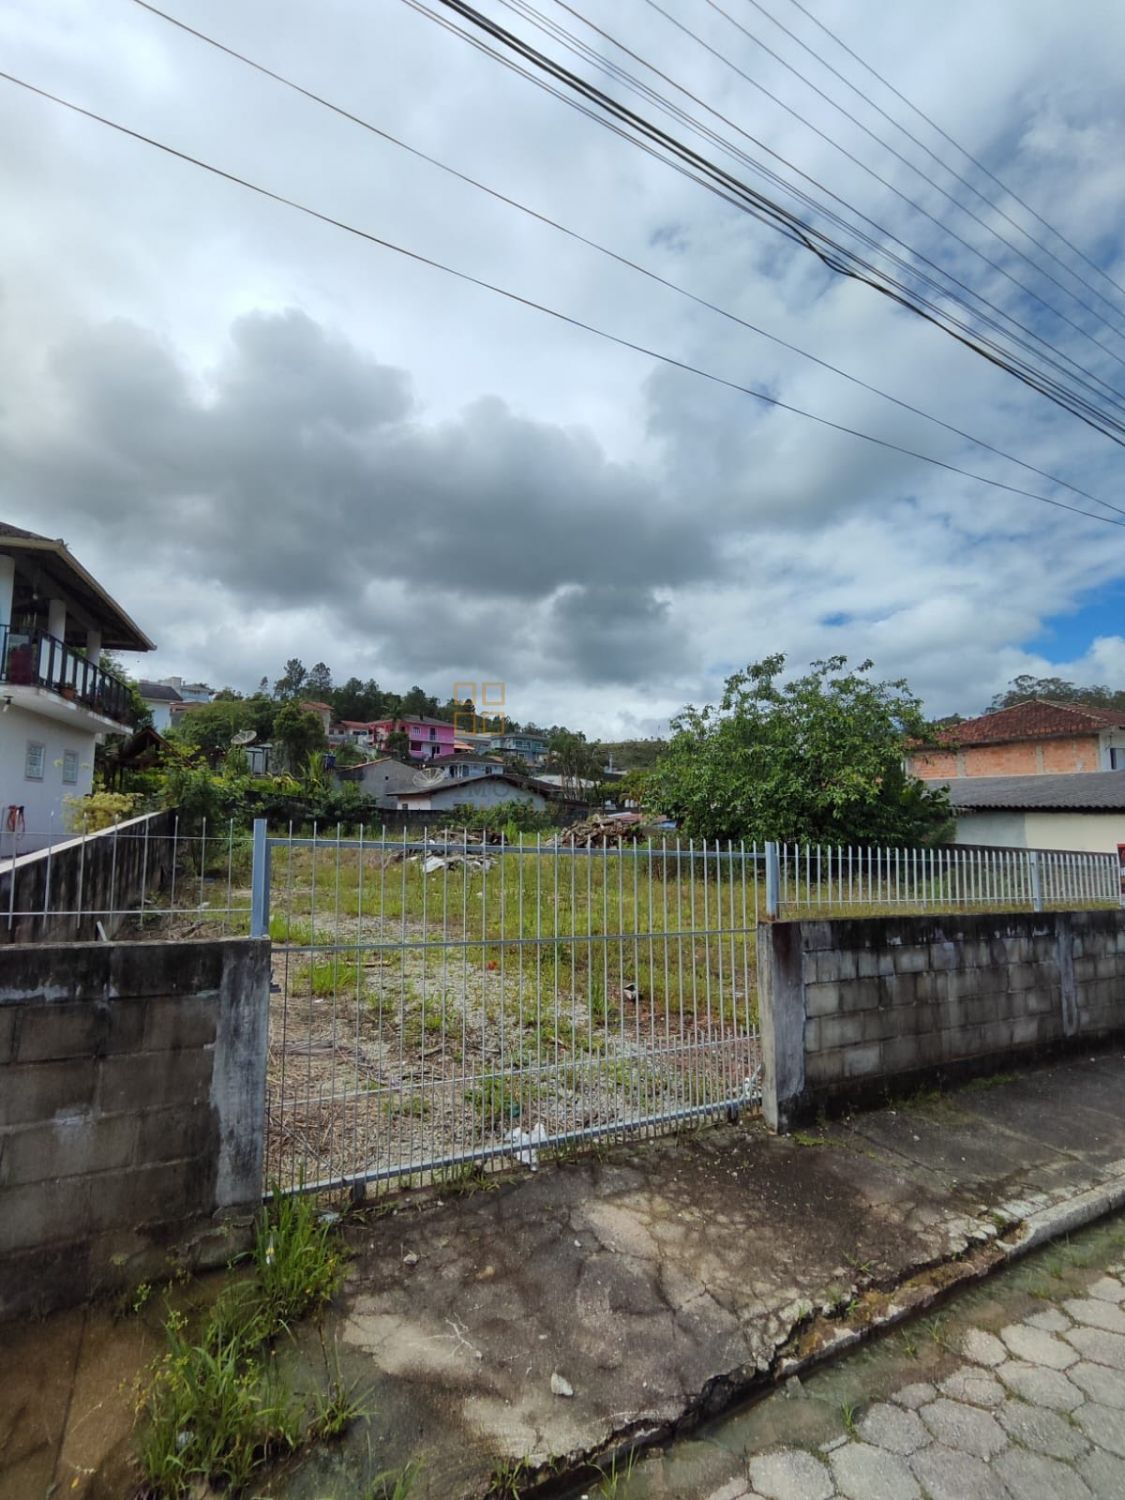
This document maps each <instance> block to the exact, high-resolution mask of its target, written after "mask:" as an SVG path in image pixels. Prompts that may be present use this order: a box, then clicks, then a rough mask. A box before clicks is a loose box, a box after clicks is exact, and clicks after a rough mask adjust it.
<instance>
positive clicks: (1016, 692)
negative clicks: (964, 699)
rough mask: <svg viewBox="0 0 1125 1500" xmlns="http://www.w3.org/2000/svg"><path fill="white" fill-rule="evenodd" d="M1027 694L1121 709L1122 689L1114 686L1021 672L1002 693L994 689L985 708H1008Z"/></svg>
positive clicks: (1124, 695) (1124, 701)
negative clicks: (1082, 684)
mask: <svg viewBox="0 0 1125 1500" xmlns="http://www.w3.org/2000/svg"><path fill="white" fill-rule="evenodd" d="M1028 698H1047V699H1049V700H1050V701H1051V702H1052V703H1085V704H1088V705H1089V706H1090V707H1091V708H1113V709H1125V692H1122V691H1119V690H1117V689H1115V688H1109V687H1102V686H1098V685H1096V684H1095V685H1094V686H1092V687H1081V686H1080V685H1079V684H1078V683H1075V682H1067V681H1066V680H1065V679H1064V678H1062V677H1032V676H1030V675H1029V674H1027V673H1025V674H1024V675H1023V676H1021V677H1013V678H1012V680H1011V682H1010V683H1009V684H1008V686H1007V687H1006V688H1005V689H1004V691H1003V692H1002V693H997V694H996V696H995V698H993V700H992V702H991V703H990V704H989V705H988V708H987V710H986V712H988V713H990V714H993V713H995V712H996V711H997V710H998V709H1001V708H1011V706H1012V704H1013V703H1023V702H1025V701H1026V700H1027V699H1028Z"/></svg>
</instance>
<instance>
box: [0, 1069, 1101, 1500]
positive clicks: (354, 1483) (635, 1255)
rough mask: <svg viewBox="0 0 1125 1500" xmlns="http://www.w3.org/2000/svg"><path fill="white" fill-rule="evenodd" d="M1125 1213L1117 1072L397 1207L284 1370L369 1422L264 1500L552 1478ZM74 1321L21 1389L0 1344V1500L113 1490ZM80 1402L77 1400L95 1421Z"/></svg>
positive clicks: (593, 1161) (574, 1166) (667, 1430)
mask: <svg viewBox="0 0 1125 1500" xmlns="http://www.w3.org/2000/svg"><path fill="white" fill-rule="evenodd" d="M1122 1203H1125V1058H1123V1057H1122V1056H1121V1055H1120V1054H1117V1053H1113V1054H1102V1055H1100V1056H1099V1057H1097V1058H1096V1059H1095V1058H1082V1059H1081V1060H1078V1061H1073V1062H1068V1063H1063V1064H1058V1065H1055V1066H1051V1067H1045V1068H1042V1069H1039V1070H1036V1071H1029V1072H1027V1073H1025V1074H1022V1075H1020V1076H1019V1077H1011V1076H1009V1077H1007V1078H1004V1079H998V1080H985V1081H983V1082H982V1083H979V1084H977V1085H976V1086H969V1087H966V1088H964V1089H961V1090H959V1091H956V1092H953V1093H950V1094H947V1095H944V1096H941V1097H937V1096H935V1097H933V1098H929V1099H924V1100H916V1101H913V1102H911V1103H905V1104H902V1105H900V1106H899V1107H898V1108H896V1109H886V1110H881V1111H877V1112H872V1113H869V1114H864V1115H858V1116H855V1117H854V1118H853V1119H851V1120H850V1121H845V1122H838V1123H834V1124H831V1125H828V1126H825V1127H823V1128H818V1129H817V1130H815V1131H810V1132H809V1133H806V1134H799V1135H795V1136H792V1137H788V1138H781V1139H778V1138H771V1137H770V1136H768V1135H767V1134H766V1132H765V1130H764V1129H763V1128H762V1127H761V1125H760V1124H758V1123H757V1122H754V1123H750V1124H746V1125H743V1126H724V1127H721V1128H714V1129H709V1130H703V1131H700V1132H698V1133H695V1134H691V1135H687V1136H684V1137H681V1138H679V1139H669V1140H665V1141H658V1142H647V1143H643V1144H638V1145H635V1146H621V1147H614V1148H612V1149H611V1150H609V1151H607V1152H606V1153H604V1154H603V1155H602V1156H600V1157H590V1156H586V1157H582V1158H578V1159H577V1160H575V1161H573V1162H571V1163H565V1164H559V1165H551V1166H544V1167H543V1168H542V1169H541V1170H540V1171H539V1172H537V1173H534V1174H532V1173H528V1172H523V1173H521V1174H519V1175H517V1176H515V1177H513V1178H511V1179H509V1180H506V1181H504V1182H503V1183H501V1184H500V1185H497V1186H491V1187H484V1188H481V1189H479V1190H476V1191H473V1192H471V1193H469V1194H467V1195H464V1196H452V1195H449V1194H448V1193H447V1195H446V1196H445V1197H444V1198H438V1199H436V1200H435V1199H431V1200H430V1201H428V1202H424V1201H422V1199H421V1197H420V1196H419V1197H417V1198H412V1197H411V1196H410V1195H407V1196H405V1197H403V1198H400V1199H398V1200H393V1201H392V1202H389V1203H386V1204H383V1205H381V1206H377V1207H376V1208H374V1209H373V1210H371V1212H370V1214H369V1215H367V1216H366V1217H365V1218H363V1219H360V1220H356V1221H352V1222H351V1223H350V1224H349V1225H348V1228H347V1230H346V1233H347V1236H348V1238H349V1241H350V1242H351V1246H352V1250H353V1252H354V1261H353V1265H352V1271H351V1274H350V1276H349V1279H348V1284H347V1287H346V1290H345V1293H344V1295H343V1297H342V1299H341V1304H340V1307H339V1309H338V1310H337V1311H336V1312H334V1313H333V1314H332V1316H331V1317H330V1319H329V1320H328V1322H327V1323H326V1325H325V1326H324V1327H323V1328H322V1329H320V1330H316V1329H306V1330H304V1331H303V1332H302V1333H301V1334H300V1336H299V1338H298V1346H297V1350H296V1352H295V1353H294V1354H293V1355H291V1356H290V1357H291V1358H293V1359H294V1360H295V1362H296V1363H297V1365H298V1367H301V1366H303V1367H304V1368H306V1369H308V1370H312V1369H313V1368H315V1367H316V1366H317V1365H319V1367H320V1368H321V1369H323V1368H324V1354H323V1349H322V1344H321V1338H322V1337H323V1339H324V1341H325V1344H326V1345H327V1347H328V1348H329V1350H331V1349H332V1345H333V1343H335V1346H336V1353H335V1355H334V1358H336V1359H337V1360H338V1366H339V1371H340V1373H341V1375H342V1376H343V1377H344V1378H345V1379H347V1380H349V1381H356V1382H358V1384H359V1386H360V1388H361V1389H362V1390H363V1391H364V1392H365V1393H366V1397H365V1400H366V1405H367V1407H368V1408H369V1410H370V1413H371V1415H370V1417H369V1418H368V1419H367V1420H364V1421H360V1422H358V1423H356V1424H354V1426H353V1427H352V1428H351V1429H350V1430H349V1432H348V1433H347V1434H346V1435H345V1437H344V1438H343V1439H342V1441H341V1442H340V1443H339V1444H337V1445H333V1446H331V1447H324V1448H321V1449H319V1450H317V1451H315V1452H313V1453H312V1454H309V1455H306V1456H304V1457H303V1458H302V1460H301V1462H300V1463H299V1464H296V1465H295V1466H294V1467H293V1468H292V1470H290V1471H289V1472H288V1473H285V1474H284V1475H279V1476H276V1477H275V1478H274V1479H273V1480H272V1482H271V1484H270V1485H269V1486H267V1488H266V1491H264V1492H268V1493H269V1494H270V1495H272V1496H274V1497H281V1496H283V1495H284V1496H287V1497H291V1500H330V1497H337V1496H339V1497H341V1500H342V1497H344V1496H353V1495H357V1494H364V1493H366V1492H367V1487H368V1486H369V1483H370V1479H371V1476H372V1475H373V1474H374V1473H376V1472H378V1471H381V1470H386V1469H390V1468H396V1467H400V1466H402V1465H404V1464H406V1463H407V1462H408V1461H409V1460H411V1459H422V1460H423V1463H424V1467H423V1470H422V1473H421V1475H420V1476H419V1478H418V1480H417V1482H416V1484H415V1486H414V1489H413V1490H412V1492H411V1494H412V1500H420V1497H423V1496H425V1497H433V1500H438V1497H440V1500H456V1497H462V1496H464V1497H468V1496H476V1495H480V1494H482V1493H483V1492H484V1491H485V1489H486V1488H487V1486H488V1484H489V1482H490V1479H491V1480H492V1482H494V1483H495V1482H497V1481H498V1480H499V1479H500V1478H501V1477H502V1476H503V1475H505V1474H507V1475H509V1476H511V1475H514V1472H515V1470H516V1469H517V1467H518V1466H519V1465H520V1464H521V1463H524V1464H528V1465H536V1464H541V1463H546V1462H548V1461H556V1462H558V1463H560V1465H562V1466H568V1465H572V1464H574V1463H575V1462H576V1461H577V1460H579V1459H581V1458H582V1457H583V1456H589V1457H598V1456H601V1455H602V1454H604V1453H605V1452H606V1451H608V1450H612V1449H613V1448H614V1447H616V1446H619V1445H622V1444H627V1443H628V1442H629V1441H636V1440H638V1439H644V1438H650V1439H658V1440H660V1441H664V1440H665V1439H666V1438H668V1437H670V1436H671V1435H672V1434H673V1433H675V1432H677V1431H680V1430H687V1429H688V1428H690V1426H691V1425H692V1423H694V1422H696V1421H698V1420H700V1419H701V1418H703V1417H705V1416H707V1415H709V1414H713V1413H714V1412H715V1411H717V1410H719V1409H720V1408H721V1407H722V1406H723V1405H724V1404H726V1403H728V1402H729V1401H730V1400H732V1399H734V1398H736V1397H737V1396H739V1395H740V1394H744V1393H747V1392H749V1390H751V1389H752V1388H754V1387H755V1385H760V1384H763V1383H767V1382H770V1381H772V1380H774V1379H776V1378H778V1377H779V1376H781V1375H783V1374H787V1373H790V1372H793V1371H798V1370H802V1369H804V1368H806V1367H808V1365H809V1364H810V1363H811V1362H813V1361H815V1360H817V1359H819V1358H821V1357H823V1355H824V1353H825V1352H826V1351H827V1350H829V1349H832V1350H836V1349H839V1348H843V1347H845V1346H846V1345H847V1344H848V1343H851V1342H855V1341H857V1340H858V1339H859V1338H860V1337H862V1336H863V1335H864V1333H865V1332H866V1331H868V1330H869V1329H870V1328H871V1327H872V1326H877V1325H880V1324H883V1323H886V1322H892V1321H894V1320H896V1319H897V1318H900V1317H901V1316H903V1315H904V1313H905V1312H907V1311H908V1310H914V1309H917V1308H919V1307H923V1306H926V1305H927V1304H928V1303H930V1302H932V1301H933V1299H934V1298H935V1297H936V1296H938V1295H940V1294H941V1292H942V1291H943V1290H945V1289H947V1288H948V1287H949V1286H950V1285H952V1284H954V1283H956V1282H957V1281H958V1280H959V1279H963V1278H970V1277H979V1276H981V1275H983V1274H985V1272H986V1271H987V1270H989V1269H990V1268H992V1267H993V1266H996V1265H999V1264H1002V1263H1003V1262H1004V1260H1005V1259H1006V1258H1009V1257H1012V1256H1014V1255H1016V1254H1018V1253H1019V1252H1020V1251H1021V1250H1022V1249H1024V1248H1026V1247H1027V1246H1029V1245H1031V1244H1034V1243H1039V1242H1042V1241H1043V1240H1044V1239H1045V1238H1048V1237H1050V1235H1051V1234H1052V1233H1054V1232H1059V1231H1062V1230H1065V1229H1068V1228H1073V1227H1077V1226H1078V1225H1079V1224H1081V1223H1085V1222H1089V1220H1090V1219H1091V1218H1093V1217H1095V1216H1097V1215H1098V1214H1100V1213H1104V1212H1106V1211H1107V1210H1109V1209H1110V1208H1114V1207H1118V1206H1120V1205H1121V1204H1122ZM92 1319H95V1315H94V1314H88V1315H87V1321H86V1324H85V1325H83V1323H82V1320H81V1319H78V1318H75V1319H73V1320H72V1322H73V1324H74V1327H75V1329H76V1330H77V1331H76V1332H75V1333H74V1334H73V1336H72V1341H73V1348H70V1347H69V1346H68V1348H67V1349H64V1350H59V1351H58V1352H57V1353H56V1355H55V1356H54V1357H53V1359H52V1361H51V1368H50V1370H47V1369H44V1373H43V1375H42V1388H41V1389H40V1390H38V1391H33V1392H30V1393H29V1392H28V1391H27V1385H28V1382H29V1380H30V1379H32V1378H34V1377H33V1375H32V1371H33V1369H34V1368H36V1366H35V1365H34V1364H33V1363H31V1362H28V1363H24V1362H23V1356H22V1355H21V1353H20V1351H21V1350H22V1351H25V1353H26V1351H29V1350H34V1349H35V1348H37V1347H40V1345H41V1343H42V1339H43V1333H44V1328H45V1325H44V1326H41V1327H40V1328H39V1329H34V1328H33V1329H30V1330H29V1329H15V1330H3V1331H0V1340H3V1339H4V1338H5V1335H6V1334H7V1335H8V1338H7V1340H6V1342H7V1343H8V1345H9V1347H10V1348H11V1351H12V1355H13V1356H14V1357H12V1358H9V1359H8V1360H6V1361H4V1362H3V1365H0V1454H3V1455H4V1456H3V1457H0V1497H2V1500H8V1496H9V1495H11V1496H15V1495H17V1494H18V1495H19V1500H25V1497H31V1496H33V1495H35V1494H37V1493H39V1491H38V1490H36V1489H29V1488H26V1487H25V1488H23V1489H22V1490H16V1489H13V1488H12V1484H13V1482H14V1480H15V1478H16V1474H15V1470H14V1468H13V1467H12V1465H14V1464H16V1463H17V1462H18V1463H22V1465H23V1468H22V1470H21V1472H22V1474H23V1475H24V1476H25V1478H26V1476H27V1475H29V1474H30V1473H32V1472H34V1474H35V1475H36V1476H37V1480H36V1482H37V1483H38V1476H40V1475H44V1476H47V1475H51V1476H53V1480H54V1483H56V1484H57V1485H58V1487H59V1493H64V1492H65V1493H73V1494H76V1495H82V1494H86V1495H112V1494H113V1493H115V1491H113V1490H112V1489H106V1488H105V1487H104V1486H103V1485H102V1484H101V1483H99V1481H98V1480H97V1478H96V1477H95V1475H96V1471H97V1469H98V1467H99V1463H100V1460H99V1458H98V1455H97V1453H96V1452H91V1451H90V1450H91V1449H96V1448H99V1447H100V1448H102V1449H103V1451H104V1452H107V1453H108V1452H109V1451H110V1450H111V1448H112V1447H113V1441H112V1440H113V1427H114V1420H113V1416H112V1412H111V1410H110V1408H111V1407H112V1408H114V1409H115V1410H116V1409H117V1408H120V1407H121V1406H122V1400H123V1399H124V1409H125V1412H126V1414H127V1413H128V1397H127V1395H126V1396H125V1398H122V1397H121V1395H120V1393H119V1392H118V1393H116V1394H115V1395H114V1396H113V1397H112V1399H111V1397H110V1395H109V1388H110V1386H111V1385H112V1382H113V1380H114V1379H115V1378H116V1375H115V1374H114V1372H113V1371H109V1370H106V1371H105V1372H102V1371H101V1370H100V1368H99V1366H98V1364H97V1361H98V1359H99V1357H102V1356H99V1353H98V1351H99V1349H104V1348H105V1346H106V1344H107V1339H106V1338H105V1337H104V1335H101V1336H95V1335H96V1334H97V1329H96V1328H95V1327H94V1326H93V1324H92V1323H91V1321H90V1320H92ZM52 1321H54V1320H52ZM59 1326H60V1327H62V1326H63V1325H62V1324H61V1323H60V1324H59ZM84 1326H85V1332H83V1327H84ZM68 1337H71V1336H70V1335H68ZM108 1342H109V1343H110V1344H112V1340H109V1341H108ZM68 1360H69V1361H70V1364H69V1366H68V1365H67V1361H68ZM39 1368H43V1366H42V1365H40V1366H39ZM64 1368H69V1369H73V1370H74V1372H75V1374H74V1377H73V1379H72V1380H70V1381H68V1380H66V1379H65V1378H63V1377H62V1370H63V1369H64ZM120 1369H121V1362H120V1357H119V1358H118V1364H117V1366H116V1370H117V1372H118V1373H119V1372H120ZM83 1391H91V1392H96V1393H97V1399H98V1402H99V1405H98V1408H97V1416H96V1417H92V1412H91V1411H90V1410H88V1409H87V1407H88V1404H89V1399H90V1398H88V1397H83V1394H82V1393H83ZM17 1393H18V1395H19V1397H20V1398H21V1400H20V1401H19V1402H17V1401H16V1400H15V1397H16V1395H17ZM63 1395H65V1403H64V1404H62V1405H61V1406H59V1403H60V1402H62V1400H63ZM20 1405H22V1409H23V1410H24V1412H25V1413H27V1412H29V1411H32V1410H34V1411H35V1414H36V1415H35V1426H36V1428H37V1429H38V1430H40V1431H41V1432H42V1434H43V1436H42V1437H41V1438H40V1439H39V1446H38V1448H37V1449H35V1452H34V1453H32V1452H31V1451H29V1450H28V1446H27V1445H28V1443H29V1442H30V1432H29V1427H28V1426H27V1425H25V1426H24V1427H22V1428H21V1430H20V1433H19V1437H20V1438H21V1440H22V1441H21V1442H17V1443H16V1444H15V1445H14V1446H9V1444H8V1441H7V1438H8V1434H7V1433H6V1432H5V1430H4V1429H5V1427H6V1422H5V1417H6V1416H7V1414H8V1413H11V1412H13V1411H14V1410H16V1409H17V1406H20ZM55 1406H59V1410H58V1412H57V1413H55V1414H54V1415H52V1413H54V1412H55ZM117 1420H118V1422H119V1421H120V1417H118V1419H117ZM95 1426H96V1428H97V1431H98V1434H99V1439H98V1442H97V1443H95V1444H92V1443H90V1442H88V1441H87V1442H86V1443H84V1444H79V1445H78V1446H79V1447H80V1448H81V1449H82V1450H83V1452H82V1458H83V1463H82V1467H83V1468H84V1469H86V1470H87V1471H89V1470H93V1471H94V1473H93V1474H90V1473H86V1474H79V1475H77V1476H76V1475H75V1473H74V1469H73V1468H71V1467H68V1462H70V1461H72V1460H67V1455H68V1454H74V1453H75V1448H76V1445H75V1441H74V1431H75V1430H76V1429H80V1430H81V1432H82V1434H83V1435H84V1436H86V1437H87V1438H89V1437H91V1436H92V1428H94V1427H95ZM68 1434H69V1437H68ZM119 1436H120V1430H119ZM118 1451H120V1444H118ZM6 1465H7V1467H6ZM75 1477H77V1478H78V1480H79V1484H78V1487H77V1488H75V1489H72V1488H71V1482H72V1480H73V1479H74V1478H75ZM496 1492H497V1491H494V1493H496ZM499 1493H515V1491H513V1490H511V1489H509V1490H508V1491H506V1492H505V1491H499Z"/></svg>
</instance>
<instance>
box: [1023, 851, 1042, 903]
mask: <svg viewBox="0 0 1125 1500" xmlns="http://www.w3.org/2000/svg"><path fill="white" fill-rule="evenodd" d="M1027 873H1028V881H1029V884H1030V886H1031V909H1032V911H1042V910H1043V886H1042V879H1041V876H1040V871H1039V850H1038V849H1032V850H1030V851H1029V853H1028V856H1027Z"/></svg>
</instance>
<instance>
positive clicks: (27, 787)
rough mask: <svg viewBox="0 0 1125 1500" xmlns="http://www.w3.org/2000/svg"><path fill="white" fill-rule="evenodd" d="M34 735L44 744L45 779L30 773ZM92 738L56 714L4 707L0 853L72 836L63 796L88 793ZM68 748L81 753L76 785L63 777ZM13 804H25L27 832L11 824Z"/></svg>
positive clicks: (0, 733)
mask: <svg viewBox="0 0 1125 1500" xmlns="http://www.w3.org/2000/svg"><path fill="white" fill-rule="evenodd" d="M32 741H34V742H35V743H37V744H41V745H44V746H46V754H45V758H44V766H43V779H42V780H41V781H36V780H30V779H29V778H28V777H27V775H26V760H27V747H28V744H29V742H32ZM94 744H95V738H94V735H93V734H91V733H90V732H89V731H88V730H81V729H72V728H70V727H69V726H68V725H66V724H64V723H61V722H60V721H59V720H58V719H53V718H47V717H46V716H45V715H43V714H37V713H32V712H31V711H29V710H28V709H25V708H21V707H19V706H17V705H16V704H14V703H13V704H12V705H11V707H10V708H8V709H5V710H4V711H3V712H0V855H11V854H15V853H20V854H22V853H24V852H26V851H28V850H32V849H45V848H46V847H47V846H48V845H49V844H51V843H54V842H57V841H58V840H60V839H65V838H69V837H70V834H69V832H68V830H67V826H66V815H65V813H66V809H65V799H66V798H67V797H84V796H86V794H87V793H88V792H89V790H90V788H91V786H92V784H93V778H94ZM68 750H71V751H74V752H75V753H76V754H77V756H78V780H77V782H76V783H75V784H74V785H66V784H64V782H63V767H64V763H65V755H66V752H67V751H68ZM12 807H22V808H23V810H24V827H25V831H24V832H23V833H20V834H15V833H13V832H11V831H10V830H9V828H8V819H9V811H10V809H11V808H12Z"/></svg>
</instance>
